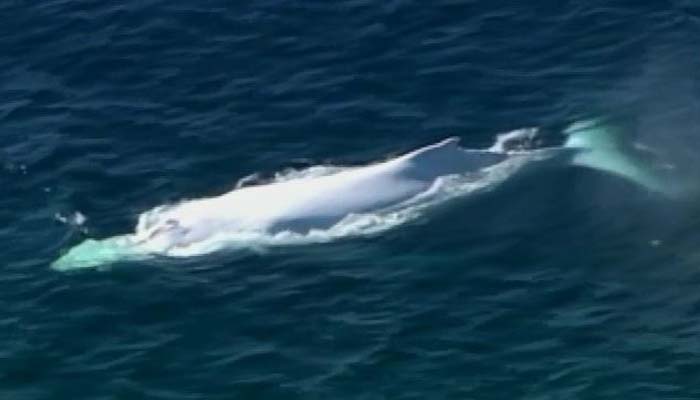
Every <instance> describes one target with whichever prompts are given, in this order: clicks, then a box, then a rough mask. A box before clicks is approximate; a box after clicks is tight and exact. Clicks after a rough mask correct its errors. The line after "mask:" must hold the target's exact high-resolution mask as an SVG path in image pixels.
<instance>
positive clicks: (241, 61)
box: [0, 0, 700, 400]
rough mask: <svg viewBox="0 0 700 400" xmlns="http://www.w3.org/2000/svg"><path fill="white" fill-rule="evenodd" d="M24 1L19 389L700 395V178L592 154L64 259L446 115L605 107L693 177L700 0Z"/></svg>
mask: <svg viewBox="0 0 700 400" xmlns="http://www.w3.org/2000/svg"><path fill="white" fill-rule="evenodd" d="M0 17H1V18H2V23H1V24H0V183H1V184H2V195H0V399H8V400H9V399H12V400H18V399H19V400H30V399H31V400H33V399H71V400H76V399H129V400H132V399H168V400H180V399H182V400H199V399H202V400H204V399H207V400H209V399H282V398H283V399H372V400H373V399H543V400H544V399H548V400H549V399H606V398H610V399H619V398H623V397H625V396H627V397H629V398H635V399H697V398H698V397H700V290H698V289H699V288H700V249H698V245H697V244H698V243H700V234H699V233H698V228H700V207H699V206H697V204H696V201H695V200H696V199H697V197H694V196H692V195H690V194H688V195H687V196H685V197H683V198H679V199H668V198H664V197H663V196H659V195H656V194H653V193H649V192H647V191H645V190H644V189H642V188H639V187H636V186H634V185H631V184H629V183H627V182H624V181H623V180H621V179H618V178H615V177H611V176H607V175H605V174H601V173H598V172H594V171H588V170H584V169H581V168H574V167H566V166H561V167H560V168H551V169H546V170H542V171H537V172H532V173H528V174H523V175H522V176H516V177H513V179H509V180H507V181H506V182H504V183H503V184H500V185H497V187H494V188H492V190H489V191H486V192H482V193H478V194H475V195H473V196H463V197H462V198H460V199H457V200H455V201H452V202H450V204H449V205H446V206H444V207H440V208H439V209H436V210H433V212H431V213H427V214H426V215H423V216H421V217H420V218H418V219H416V220H413V221H410V222H409V223H406V224H402V225H400V226H398V227H395V228H394V229H391V230H388V231H386V232H382V233H381V234H378V235H370V236H367V237H356V238H347V239H346V240H337V241H332V242H330V243H317V244H309V245H306V246H293V247H281V248H274V249H260V250H258V251H250V252H244V253H240V254H236V255H233V254H226V253H215V254H211V255H209V256H205V257H196V258H191V259H179V260H171V261H166V262H132V263H123V265H115V266H113V267H112V268H108V269H99V270H84V271H73V272H59V271H55V270H52V269H51V268H49V265H50V264H51V262H52V261H54V260H55V259H56V258H57V257H58V256H59V255H60V254H61V253H62V252H64V251H65V250H66V249H68V248H70V247H71V246H72V245H74V244H76V243H78V242H79V241H81V240H83V239H84V238H104V237H108V236H112V235H116V234H120V233H125V232H129V231H131V230H132V229H133V227H134V225H135V223H136V219H137V217H138V215H139V214H140V213H142V212H143V211H145V210H148V209H150V208H152V207H155V206H158V205H162V204H168V203H172V202H175V201H178V200H181V199H188V198H198V197H204V196H211V195H216V194H220V193H223V192H226V191H228V190H230V189H232V188H233V187H234V186H235V185H236V184H237V182H239V181H240V180H241V179H243V178H245V177H247V176H250V175H251V174H258V175H259V176H263V177H270V176H274V174H275V173H277V172H279V171H286V170H289V169H297V170H298V169H303V168H306V167H308V166H312V165H319V164H322V165H355V164H362V163H367V162H372V161H376V160H382V159H385V158H386V157H389V156H392V155H396V154H400V153H402V152H405V151H407V150H410V149H413V148H416V147H418V146H422V145H425V144H428V143H431V142H433V141H437V140H439V139H442V138H445V137H447V136H459V137H460V138H461V142H462V145H463V146H464V147H469V148H486V147H489V146H492V145H493V144H494V142H495V140H496V138H497V135H498V134H499V133H503V132H508V131H512V130H514V129H518V128H523V127H539V128H540V129H541V132H540V134H539V136H538V141H541V142H542V143H543V144H556V143H560V141H561V136H560V135H559V133H560V132H561V129H562V128H563V127H564V126H566V125H567V124H568V123H570V122H573V121H576V120H580V119H585V118H590V117H604V118H610V119H613V120H615V121H618V122H619V123H620V125H623V126H625V127H626V129H625V133H626V134H627V135H628V138H629V140H630V142H633V143H635V144H636V145H637V147H640V148H644V149H646V151H648V152H650V153H654V154H656V155H658V156H659V157H662V158H663V159H665V160H667V161H668V163H669V165H671V166H672V167H673V173H674V174H677V175H678V176H679V177H683V178H684V179H685V180H687V181H689V182H694V179H693V177H697V174H694V172H696V171H697V165H698V163H697V161H700V156H698V151H700V136H699V135H700V132H698V130H699V127H700V73H699V72H698V71H700V58H699V57H698V54H699V52H698V50H699V48H698V45H699V43H700V42H698V38H699V37H700V36H699V35H700V7H699V6H698V4H697V2H695V1H691V0H670V1H646V2H645V1H623V0H606V1H603V0H590V1H583V0H571V1H534V2H526V1H519V2H514V1H504V2H485V1H474V0H472V1H457V0H441V1H434V2H419V1H411V0H396V1H386V2H371V1H367V0H340V1H334V2H329V1H320V0H309V1H280V0H253V1H238V2H227V1H223V0H204V1H199V2H192V1H190V2H183V1H163V0H144V1H134V0H126V1H122V2H105V1H84V0H45V1H35V2H28V1H13V0H5V1H3V2H0ZM669 168H671V167H669ZM699 181H700V180H699Z"/></svg>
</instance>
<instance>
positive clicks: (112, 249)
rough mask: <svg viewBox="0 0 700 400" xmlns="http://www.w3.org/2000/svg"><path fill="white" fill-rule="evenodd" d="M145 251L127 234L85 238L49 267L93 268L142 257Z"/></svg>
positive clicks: (58, 268)
mask: <svg viewBox="0 0 700 400" xmlns="http://www.w3.org/2000/svg"><path fill="white" fill-rule="evenodd" d="M146 256H147V253H146V252H144V251H143V250H142V249H140V248H139V246H138V244H136V243H135V242H134V241H133V240H131V238H129V237H128V236H116V237H112V238H108V239H104V240H94V239H87V240H85V241H83V242H82V243H80V244H78V245H76V246H74V247H73V248H71V249H69V250H68V251H67V252H66V253H65V254H63V255H62V256H61V257H60V258H59V259H58V260H56V261H54V262H53V263H52V264H51V268H53V269H55V270H58V271H66V270H71V269H81V268H95V267H101V266H106V265H109V264H113V263H115V262H118V261H129V260H132V261H133V260H138V259H143V258H145V257H146Z"/></svg>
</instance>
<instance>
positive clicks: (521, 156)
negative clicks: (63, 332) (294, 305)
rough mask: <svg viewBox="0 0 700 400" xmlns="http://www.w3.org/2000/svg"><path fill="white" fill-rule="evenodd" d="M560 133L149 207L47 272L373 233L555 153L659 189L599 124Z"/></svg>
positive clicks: (443, 147)
mask: <svg viewBox="0 0 700 400" xmlns="http://www.w3.org/2000/svg"><path fill="white" fill-rule="evenodd" d="M532 132H533V131H532V130H523V131H518V132H516V134H515V135H523V136H525V135H529V134H532ZM566 133H567V134H568V135H569V136H568V139H567V141H566V142H565V144H564V146H563V147H557V148H543V149H535V150H518V151H506V150H505V149H503V148H495V147H492V148H490V149H488V150H469V149H463V148H461V147H459V140H458V139H457V138H448V139H445V140H443V141H441V142H439V143H435V144H432V145H429V146H426V147H423V148H420V149H417V150H414V151H412V152H409V153H407V154H404V155H402V156H399V157H396V158H393V159H390V160H388V161H384V162H380V163H375V164H370V165H367V166H360V167H345V168H338V167H312V168H309V169H308V170H306V171H302V172H301V173H297V174H295V175H294V176H293V177H291V178H289V177H284V176H283V177H280V178H279V179H277V180H275V181H274V182H272V183H269V184H263V185H257V186H247V187H241V188H237V189H235V190H233V191H231V192H229V193H225V194H223V195H220V196H216V197H210V198H203V199H197V200H190V201H184V202H181V203H178V204H173V205H167V206H161V207H157V208H155V209H153V210H151V211H147V212H145V213H143V214H142V215H141V216H140V217H139V221H138V224H137V226H136V231H135V232H134V233H133V234H127V235H121V236H116V237H112V238H108V239H104V240H93V239H88V240H86V241H84V242H83V243H81V244H78V245H77V246H75V247H73V248H72V249H70V250H68V251H67V252H66V253H65V254H64V255H63V256H62V257H60V258H59V259H58V260H57V261H55V262H54V263H53V264H52V267H53V268H55V269H58V270H67V269H75V268H85V267H95V266H100V265H105V264H110V263H114V262H118V261H129V260H139V259H144V258H148V257H153V256H171V257H184V256H194V255H201V254H206V253H209V252H213V251H217V250H221V249H225V248H239V247H243V248H245V247H260V246H269V245H291V244H302V243H311V242H317V243H318V242H326V241H330V240H334V239H337V238H341V237H348V236H357V235H363V234H371V233H376V232H380V231H383V230H386V229H389V228H392V227H394V226H396V225H399V224H401V223H403V222H405V221H407V220H410V219H412V218H415V217H416V216H418V215H421V213H422V212H423V211H424V210H425V209H427V208H429V207H431V206H432V205H435V204H437V203H441V202H444V201H445V200H447V199H449V198H453V197H455V196H460V195H464V194H466V193H472V192H474V191H477V190H482V189H487V188H490V187H493V186H495V185H496V184H498V183H500V182H502V181H503V180H505V179H507V178H508V177H509V176H511V175H513V173H515V172H516V171H518V170H519V169H521V168H522V167H523V166H525V165H528V164H532V162H533V161H535V160H543V159H544V160H551V159H556V158H557V157H559V156H561V157H562V158H565V159H568V160H569V161H570V162H571V163H573V164H575V165H581V166H586V167H591V168H595V169H598V170H601V171H605V172H608V173H612V174H615V175H618V176H620V177H623V178H626V179H629V180H631V181H633V182H636V183H638V184H639V185H642V186H643V187H645V188H647V189H649V190H651V191H655V192H661V193H667V190H666V188H665V187H664V185H663V184H662V180H661V179H659V178H657V177H656V176H655V174H654V173H653V171H651V170H650V168H648V167H647V166H646V165H645V164H643V163H642V162H641V161H639V160H638V159H637V158H635V157H634V156H632V155H630V154H628V153H626V152H625V151H624V146H623V145H621V144H620V143H619V141H618V139H617V138H616V136H615V135H614V134H613V132H612V131H611V130H610V129H608V128H606V127H605V126H603V125H601V124H599V123H596V122H586V123H578V124H574V125H573V126H572V127H570V128H569V129H568V130H567V131H566ZM510 135H511V136H513V135H514V134H512V133H511V134H510Z"/></svg>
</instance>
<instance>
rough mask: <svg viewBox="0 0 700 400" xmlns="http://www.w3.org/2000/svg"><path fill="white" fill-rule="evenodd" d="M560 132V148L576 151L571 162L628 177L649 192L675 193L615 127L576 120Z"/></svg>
mask: <svg viewBox="0 0 700 400" xmlns="http://www.w3.org/2000/svg"><path fill="white" fill-rule="evenodd" d="M564 133H565V134H566V135H568V138H567V140H566V142H565V143H564V147H565V148H570V149H575V150H577V151H576V153H575V154H574V155H573V158H572V164H574V165H580V166H584V167H588V168H592V169H596V170H599V171H603V172H607V173H610V174H613V175H616V176H619V177H622V178H625V179H628V180H630V181H632V182H634V183H636V184H638V185H641V186H642V187H644V188H646V189H648V190H650V191H652V192H656V193H660V194H663V195H666V196H673V195H674V194H675V193H674V190H673V188H672V187H671V186H670V185H669V184H668V183H667V182H665V180H664V179H663V178H662V177H661V176H660V174H659V171H657V170H654V168H653V165H652V163H650V162H645V161H644V160H642V158H641V157H640V156H638V155H635V154H634V152H633V151H632V149H630V148H628V146H626V145H625V144H624V143H623V142H622V138H621V135H620V134H619V132H617V131H616V129H615V128H613V127H611V126H609V125H605V124H604V123H602V122H600V121H596V120H593V121H584V122H577V123H575V124H573V125H571V126H570V127H569V128H567V129H566V130H565V132H564Z"/></svg>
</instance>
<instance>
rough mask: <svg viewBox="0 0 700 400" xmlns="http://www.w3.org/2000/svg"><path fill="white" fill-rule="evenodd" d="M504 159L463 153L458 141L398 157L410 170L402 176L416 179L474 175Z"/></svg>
mask: <svg viewBox="0 0 700 400" xmlns="http://www.w3.org/2000/svg"><path fill="white" fill-rule="evenodd" d="M507 158H508V154H507V153H500V152H494V151H490V150H470V149H464V148H462V147H460V146H459V138H458V137H451V138H448V139H445V140H443V141H441V142H438V143H435V144H432V145H430V146H426V147H423V148H420V149H418V150H415V151H413V152H411V153H408V154H406V155H404V156H403V157H401V159H403V160H404V161H405V162H406V163H407V164H409V165H410V166H411V167H412V168H407V169H406V172H405V175H410V176H411V177H415V178H419V179H421V178H422V179H434V178H435V177H438V176H444V175H451V174H462V173H466V172H475V171H478V170H480V169H482V168H485V167H488V166H491V165H494V164H497V163H500V162H502V161H504V160H505V159H507Z"/></svg>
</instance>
